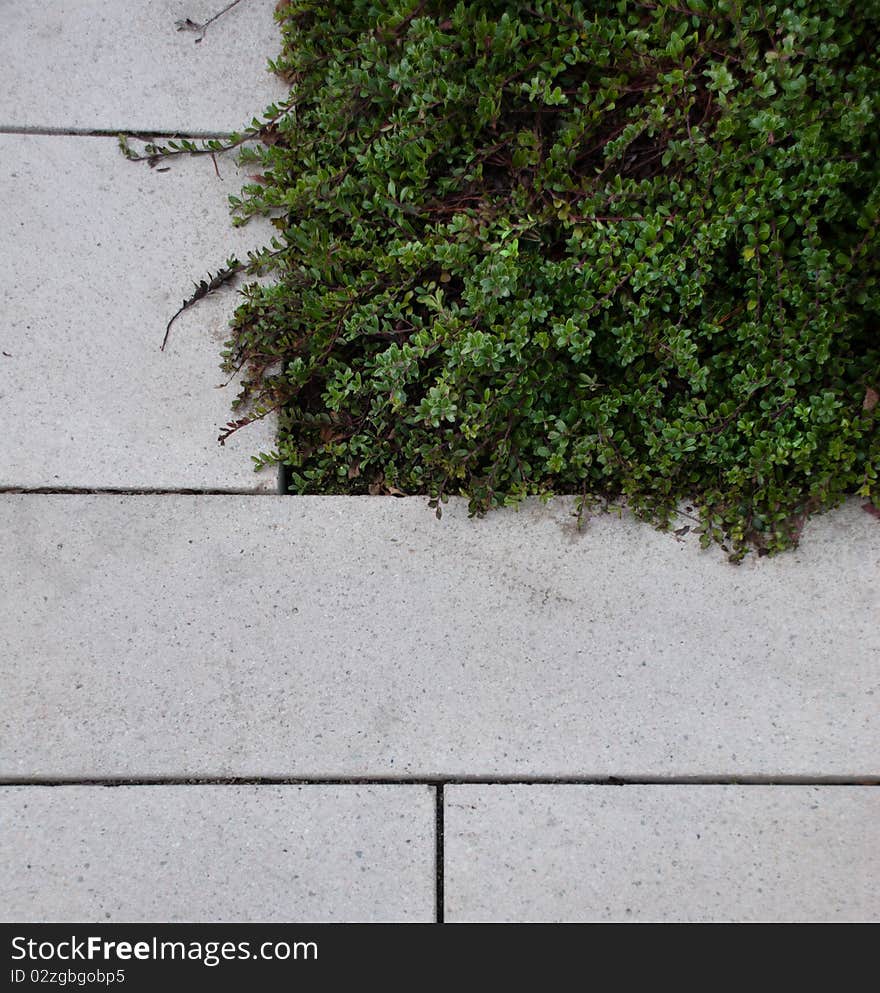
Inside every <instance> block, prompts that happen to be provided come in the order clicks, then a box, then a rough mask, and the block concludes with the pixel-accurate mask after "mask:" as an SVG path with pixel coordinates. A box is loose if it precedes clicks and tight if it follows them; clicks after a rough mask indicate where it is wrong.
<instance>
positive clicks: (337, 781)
mask: <svg viewBox="0 0 880 993" xmlns="http://www.w3.org/2000/svg"><path fill="white" fill-rule="evenodd" d="M7 786H22V787H32V786H44V787H53V786H107V787H115V786H430V787H434V788H435V789H437V790H439V791H440V794H441V796H442V790H443V788H444V787H445V786H611V787H614V786H617V787H624V786H803V787H810V786H841V787H849V786H880V775H878V776H775V777H774V776H736V777H729V776H665V777H664V776H640V777H633V776H628V777H626V778H625V779H624V778H618V777H616V776H604V777H594V778H591V777H583V778H555V777H552V776H526V777H523V776H520V777H507V778H505V777H499V776H456V777H443V778H432V777H429V776H331V777H326V776H319V777H302V776H298V777H285V776H225V777H201V778H195V777H190V778H174V777H168V778H162V777H155V778H131V777H128V778H121V777H120V778H116V779H114V778H110V777H101V778H87V777H86V778H83V777H69V778H60V779H59V778H54V779H14V778H10V777H0V788H4V787H7Z"/></svg>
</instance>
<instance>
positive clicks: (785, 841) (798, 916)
mask: <svg viewBox="0 0 880 993" xmlns="http://www.w3.org/2000/svg"><path fill="white" fill-rule="evenodd" d="M445 808H446V810H445V832H444V837H445V849H446V855H445V903H446V906H445V910H446V919H447V920H448V921H452V922H462V921H544V922H547V921H574V922H579V921H740V922H748V921H862V920H870V921H877V920H880V888H878V882H880V848H878V845H877V833H878V829H877V825H878V823H880V789H878V788H877V787H849V786H825V787H810V786H624V787H616V786H561V785H555V786H448V787H446V791H445Z"/></svg>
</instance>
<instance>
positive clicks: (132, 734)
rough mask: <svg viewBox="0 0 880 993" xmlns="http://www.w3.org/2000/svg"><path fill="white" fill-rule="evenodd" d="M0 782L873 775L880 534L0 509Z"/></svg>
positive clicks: (328, 506)
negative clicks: (755, 549) (723, 535)
mask: <svg viewBox="0 0 880 993" xmlns="http://www.w3.org/2000/svg"><path fill="white" fill-rule="evenodd" d="M0 535H2V544H3V569H2V570H0V611H2V613H0V685H2V686H3V694H2V695H0V777H5V778H7V779H10V778H11V779H15V780H28V779H33V778H59V777H60V778H64V777H95V776H97V777H117V776H118V777H130V776H138V777H140V776H144V777H149V776H160V777H165V776H170V777H175V778H178V777H190V776H206V777H214V776H282V777H319V778H334V777H338V776H366V777H404V776H406V777H410V776H417V777H430V776H450V777H475V776H480V777H484V776H492V777H532V776H541V777H564V778H592V777H605V776H625V777H628V776H632V777H637V778H643V777H665V776H675V777H680V776H708V777H721V778H735V777H746V776H771V777H778V776H804V777H825V776H835V777H841V776H857V777H869V776H877V775H878V773H880V767H878V755H880V748H878V745H880V709H878V705H877V703H878V699H880V696H878V682H880V625H878V624H877V619H878V616H880V612H878V607H880V585H878V583H877V576H878V562H880V527H878V525H877V522H876V521H875V520H874V519H873V518H872V517H870V516H869V515H868V514H865V513H864V512H863V511H862V510H861V509H860V508H859V506H858V505H857V504H850V505H848V506H847V507H846V508H844V509H842V510H840V511H837V512H835V513H832V514H829V515H826V516H824V517H821V518H819V519H816V520H814V521H812V522H811V523H809V524H808V526H807V527H806V528H805V531H804V538H803V541H802V544H801V547H800V548H799V549H798V550H797V551H795V552H790V553H788V554H786V555H783V556H780V557H777V558H764V559H757V558H753V559H750V560H747V562H746V563H745V564H743V565H741V566H739V567H737V566H732V565H730V564H728V562H727V561H726V559H725V557H724V556H723V554H721V553H718V552H715V551H709V552H705V553H704V552H701V551H700V550H699V548H698V547H697V546H696V543H695V542H690V541H684V542H680V541H677V540H676V539H675V538H674V537H673V536H672V535H669V534H661V533H659V532H656V531H654V530H653V529H652V528H651V527H649V526H648V525H645V524H642V523H640V522H638V521H636V520H634V519H632V518H630V517H628V516H624V517H623V519H621V520H618V519H617V518H616V517H614V516H599V517H595V518H594V519H592V520H591V521H590V522H589V523H588V524H587V526H586V528H585V530H584V531H583V532H582V533H578V532H577V531H576V530H575V526H574V518H573V517H572V516H571V513H570V505H569V504H568V503H566V502H565V501H557V502H555V503H553V504H551V505H549V506H547V507H542V506H540V505H535V504H531V505H529V506H528V507H526V508H524V509H523V510H521V511H519V512H514V511H508V512H498V513H494V514H491V515H489V516H488V517H487V518H485V519H483V520H471V519H468V517H467V512H466V507H465V506H464V504H463V503H462V502H461V501H451V502H450V504H449V505H448V507H447V510H446V513H444V515H443V519H442V521H438V520H436V518H435V517H434V515H433V513H432V512H431V511H429V510H428V509H427V508H426V501H425V500H423V499H421V498H413V499H394V498H393V497H388V498H383V497H363V498H354V497H315V498H307V497H289V496H264V497H260V498H254V497H247V496H181V495H164V496H117V495H107V494H104V495H97V496H82V495H51V496H46V495H34V494H30V495H28V494H19V495H15V494H6V495H4V496H0Z"/></svg>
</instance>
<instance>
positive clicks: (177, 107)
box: [0, 0, 288, 157]
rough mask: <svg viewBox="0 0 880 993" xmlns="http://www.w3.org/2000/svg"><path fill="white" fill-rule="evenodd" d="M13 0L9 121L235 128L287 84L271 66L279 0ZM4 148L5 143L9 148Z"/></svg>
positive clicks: (2, 98)
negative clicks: (202, 27) (204, 27)
mask: <svg viewBox="0 0 880 993" xmlns="http://www.w3.org/2000/svg"><path fill="white" fill-rule="evenodd" d="M226 2H227V0H125V2H124V3H122V2H118V0H117V2H115V3H107V2H106V0H53V2H52V3H45V2H43V0H15V3H11V2H8V0H6V2H4V3H3V4H2V11H0V12H2V20H3V30H2V32H0V64H2V65H3V86H2V88H0V127H2V128H10V127H18V128H38V129H48V128H53V129H60V130H70V129H75V128H77V129H91V130H99V129H109V130H112V131H121V130H128V131H138V130H146V131H180V132H182V133H185V134H192V133H193V132H199V133H204V132H218V131H219V132H228V131H233V130H237V129H238V128H241V127H243V126H244V125H246V124H248V123H249V122H250V120H251V118H252V117H253V116H254V114H257V113H259V112H260V111H262V110H263V108H264V107H265V106H267V105H268V104H269V103H271V102H272V101H276V100H281V99H284V98H285V97H286V96H287V93H288V89H287V87H286V86H284V84H283V83H281V82H280V81H279V80H278V79H277V78H276V77H274V76H272V75H271V74H270V73H268V72H267V71H266V63H267V60H268V59H269V58H274V57H275V56H277V54H278V51H279V50H280V47H281V46H280V37H279V34H278V28H277V26H276V25H275V22H274V19H273V13H274V9H275V0H245V2H244V3H239V4H238V5H237V6H236V7H235V8H233V9H232V10H230V11H229V13H228V14H224V15H223V17H222V18H220V19H219V20H217V21H215V22H214V24H212V25H211V26H210V27H209V28H208V31H207V33H206V34H205V36H204V38H203V40H202V41H201V42H199V43H198V44H196V43H195V39H196V38H197V37H198V36H197V35H195V34H191V33H189V32H181V31H178V30H177V28H176V26H175V22H176V21H177V20H182V19H184V18H187V17H188V18H190V19H191V20H194V21H198V22H204V21H206V20H207V19H208V18H209V17H211V16H213V15H214V14H216V13H217V11H218V10H220V9H221V8H222V7H224V6H225V5H226ZM4 157H5V155H4Z"/></svg>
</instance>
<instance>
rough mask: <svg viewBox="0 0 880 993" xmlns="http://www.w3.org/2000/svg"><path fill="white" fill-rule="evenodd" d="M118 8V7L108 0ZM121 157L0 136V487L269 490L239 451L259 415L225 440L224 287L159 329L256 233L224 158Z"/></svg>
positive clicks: (267, 476)
mask: <svg viewBox="0 0 880 993" xmlns="http://www.w3.org/2000/svg"><path fill="white" fill-rule="evenodd" d="M120 6H122V5H120ZM219 167H220V173H221V175H222V176H223V180H220V179H218V177H217V174H216V173H215V170H214V166H213V163H212V162H211V160H210V158H209V157H205V158H200V159H197V160H193V159H187V160H185V161H181V160H174V162H173V163H171V164H170V168H169V171H167V172H160V171H159V169H150V168H149V167H148V166H147V165H146V164H145V163H132V162H128V161H127V160H126V159H125V158H123V156H122V154H121V153H120V152H119V150H118V148H117V146H116V142H115V141H114V140H113V139H111V138H70V137H45V136H42V137H41V136H35V135H0V191H2V194H3V199H4V203H5V207H4V234H3V239H2V243H0V265H2V269H3V274H4V275H3V279H2V281H0V302H2V306H0V353H2V354H0V420H2V423H3V425H4V431H3V442H2V447H0V487H13V486H14V487H53V488H61V487H79V488H87V489H105V488H116V489H120V488H121V489H154V488H155V489H165V488H171V489H180V488H183V489H192V488H195V489H222V490H227V489H228V490H236V491H241V490H265V489H271V490H277V476H276V474H275V473H274V472H264V473H261V474H259V475H255V474H254V472H253V467H252V466H253V463H252V462H251V458H250V456H251V455H252V454H256V453H257V452H259V451H260V450H266V449H269V448H271V447H272V441H273V430H274V425H273V424H272V423H271V418H267V419H266V420H265V421H262V422H259V423H258V424H255V425H253V426H251V427H249V428H247V429H245V430H242V431H240V432H238V433H237V434H235V435H233V436H232V437H231V438H230V439H229V441H228V442H227V443H226V446H225V447H221V446H220V445H219V444H218V443H217V437H218V434H219V431H220V429H221V428H222V427H223V425H224V424H225V423H226V422H227V421H228V420H229V419H230V417H231V416H232V415H231V414H230V403H231V401H232V400H233V398H234V396H235V384H234V383H233V384H231V385H230V386H228V387H227V388H225V389H218V388H217V387H218V385H219V384H221V383H223V381H224V379H226V378H227V377H226V376H225V375H224V374H223V372H222V371H221V370H220V368H219V365H220V352H221V349H222V343H223V341H224V340H225V338H226V333H227V328H228V323H229V318H230V316H231V315H232V313H233V311H234V309H235V306H236V303H237V301H236V296H235V294H234V292H233V291H232V290H230V289H223V290H221V291H220V292H219V293H217V294H215V295H214V297H212V298H209V299H207V300H204V301H203V302H202V303H201V304H199V305H198V306H196V307H193V308H191V309H190V310H188V311H187V312H186V313H184V314H183V315H182V316H181V318H180V319H179V320H178V321H177V322H176V324H175V325H174V327H173V328H172V330H171V336H170V339H169V344H168V347H167V349H166V350H165V351H164V352H161V351H160V350H159V346H160V344H161V342H162V338H163V335H164V332H165V325H166V322H167V321H168V319H169V318H170V317H171V315H172V314H173V313H174V312H175V311H176V310H177V308H178V307H179V306H180V304H181V302H182V300H183V298H184V297H185V296H189V295H190V294H191V293H192V289H193V282H194V281H195V280H198V279H201V278H202V277H203V276H204V274H205V272H206V271H207V270H209V269H210V270H211V271H212V272H213V271H216V269H217V268H218V267H219V266H222V265H223V264H224V263H225V261H226V259H227V258H228V257H229V256H230V255H237V256H238V257H239V258H246V254H247V251H248V250H249V249H253V248H256V247H258V246H259V245H261V244H262V243H263V242H264V241H265V240H266V239H267V237H268V234H267V231H268V230H269V229H268V226H265V225H255V226H253V227H251V226H250V225H248V226H247V227H246V228H244V229H235V228H233V227H232V225H231V222H230V218H229V213H228V206H227V200H226V197H227V195H228V194H229V193H230V192H232V191H237V190H239V189H240V188H241V184H242V182H244V181H245V177H244V175H243V174H242V173H240V172H238V171H237V170H236V169H235V168H234V166H233V164H232V162H231V161H226V160H221V161H220V163H219Z"/></svg>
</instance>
